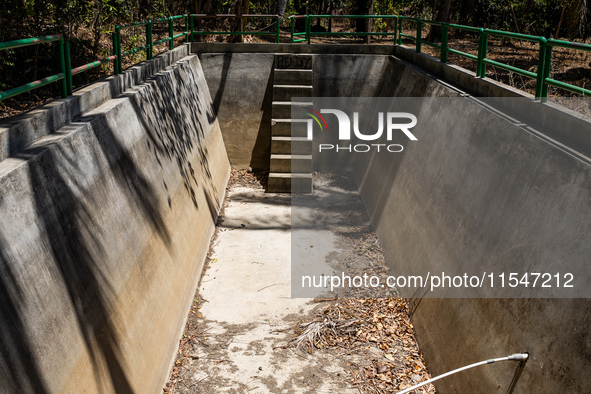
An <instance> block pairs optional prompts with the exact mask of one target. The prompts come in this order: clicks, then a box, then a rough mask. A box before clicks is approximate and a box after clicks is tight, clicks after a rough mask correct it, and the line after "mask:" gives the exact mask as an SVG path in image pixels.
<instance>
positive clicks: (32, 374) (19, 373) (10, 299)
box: [0, 200, 49, 394]
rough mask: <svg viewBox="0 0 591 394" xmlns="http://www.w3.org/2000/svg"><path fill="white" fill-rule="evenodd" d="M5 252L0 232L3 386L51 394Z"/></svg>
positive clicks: (0, 330) (14, 274)
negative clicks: (28, 333) (37, 359)
mask: <svg viewBox="0 0 591 394" xmlns="http://www.w3.org/2000/svg"><path fill="white" fill-rule="evenodd" d="M0 204H1V200H0ZM6 250H7V243H6V241H5V240H4V237H3V236H2V234H1V233H0V321H1V322H2V324H0V377H2V380H4V383H3V387H5V388H6V387H13V388H15V389H16V388H17V387H18V390H19V391H20V392H35V393H40V394H45V393H49V390H48V388H47V385H46V383H45V380H44V378H43V375H42V373H41V371H40V370H39V367H38V365H37V362H36V361H35V356H34V355H33V349H32V347H31V344H30V341H29V338H28V337H27V329H26V324H25V321H24V318H23V317H22V316H21V313H22V310H23V309H24V308H25V307H26V305H25V303H24V301H23V299H24V295H23V289H22V288H21V286H20V285H19V281H18V279H17V274H16V273H15V272H14V271H13V268H12V266H11V265H10V263H9V261H10V259H9V258H8V256H7V255H6Z"/></svg>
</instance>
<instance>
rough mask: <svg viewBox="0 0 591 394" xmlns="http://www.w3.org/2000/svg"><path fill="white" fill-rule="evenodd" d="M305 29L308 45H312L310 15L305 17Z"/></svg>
mask: <svg viewBox="0 0 591 394" xmlns="http://www.w3.org/2000/svg"><path fill="white" fill-rule="evenodd" d="M305 28H306V40H307V41H308V45H309V44H310V15H306V17H305Z"/></svg>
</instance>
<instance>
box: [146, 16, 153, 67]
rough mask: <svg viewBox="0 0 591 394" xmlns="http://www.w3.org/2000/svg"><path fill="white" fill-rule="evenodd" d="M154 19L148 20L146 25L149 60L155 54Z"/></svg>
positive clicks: (147, 56)
mask: <svg viewBox="0 0 591 394" xmlns="http://www.w3.org/2000/svg"><path fill="white" fill-rule="evenodd" d="M152 42H153V40H152V19H150V20H149V21H148V24H147V25H146V45H147V46H148V50H147V51H146V58H147V59H148V60H150V59H152V56H153V54H154V50H153V49H154V48H153V47H154V46H153V45H152Z"/></svg>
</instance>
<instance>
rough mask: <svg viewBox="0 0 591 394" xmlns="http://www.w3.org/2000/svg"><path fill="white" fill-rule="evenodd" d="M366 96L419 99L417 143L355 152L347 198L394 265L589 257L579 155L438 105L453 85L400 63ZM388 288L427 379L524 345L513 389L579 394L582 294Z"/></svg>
mask: <svg viewBox="0 0 591 394" xmlns="http://www.w3.org/2000/svg"><path fill="white" fill-rule="evenodd" d="M379 95H380V96H383V97H390V96H397V97H413V96H414V97H431V98H432V99H429V100H430V101H428V102H425V105H424V107H423V108H420V113H417V114H416V115H417V117H418V119H419V120H420V123H421V124H420V127H417V128H415V129H413V132H416V133H417V134H416V135H417V138H418V139H419V141H418V142H417V143H415V144H412V145H408V147H407V148H405V150H404V152H403V153H400V154H396V155H369V154H368V155H357V156H356V158H357V159H358V161H357V162H356V164H355V166H354V168H355V169H356V177H357V180H358V184H359V186H360V193H361V195H362V198H363V201H364V203H365V205H366V208H367V211H368V213H369V216H370V218H371V220H372V224H373V225H374V226H375V227H376V229H377V232H378V235H379V239H380V243H381V245H382V247H383V249H384V253H385V255H386V259H387V261H388V263H389V265H390V266H391V268H392V270H393V272H394V273H396V274H401V273H405V272H406V273H408V272H415V273H416V272H424V273H426V272H427V271H429V268H428V267H431V269H430V271H431V272H432V273H434V272H433V267H434V266H436V267H437V270H438V272H439V273H440V272H442V271H443V272H446V273H449V272H461V270H462V267H467V266H470V265H473V264H478V262H480V261H483V260H486V261H490V260H491V259H498V262H499V264H498V266H499V270H500V271H505V272H509V271H510V269H511V267H522V264H523V262H524V261H529V262H531V263H532V267H539V264H542V265H544V264H550V265H547V266H552V267H556V266H557V264H558V263H559V262H560V261H569V262H574V261H579V262H583V263H584V262H585V261H587V260H588V258H589V256H590V255H591V243H590V242H589V235H590V234H591V224H590V223H589V220H588V218H589V217H590V216H591V165H590V164H589V163H590V161H589V160H588V159H585V158H584V157H583V156H581V155H578V154H576V152H573V151H569V150H567V149H565V148H564V147H563V146H560V147H559V146H557V145H555V144H552V143H550V142H549V141H547V140H545V139H542V138H539V137H538V136H537V135H536V134H534V133H530V132H528V131H526V129H525V127H523V125H519V124H518V125H516V124H514V122H511V121H509V120H508V119H506V118H503V117H501V116H499V115H498V114H496V113H494V112H492V111H491V110H490V109H489V108H487V107H486V106H484V105H482V104H481V103H479V102H478V100H472V99H468V98H466V99H463V100H461V101H443V102H439V103H438V102H437V99H438V98H439V99H440V100H446V99H445V98H446V97H460V96H461V92H458V91H457V90H454V89H453V88H452V87H450V86H447V85H445V84H443V83H441V82H439V81H437V80H436V79H435V78H434V77H433V76H432V75H428V74H426V73H424V72H422V71H420V70H418V69H416V68H414V67H412V66H410V65H409V64H406V63H404V62H399V61H396V62H394V63H393V64H392V68H391V75H390V77H389V78H386V79H385V84H384V85H383V88H382V90H381V91H380V92H379ZM563 119H566V118H563ZM563 124H564V126H565V127H568V126H567V123H563ZM585 130H586V131H587V132H591V126H590V125H589V124H588V123H587V126H586V128H585ZM573 148H577V147H576V146H574V147H573ZM421 269H422V270H421ZM534 271H535V269H534ZM401 291H402V292H403V295H405V296H407V297H413V299H412V301H411V303H412V317H413V324H414V326H415V328H416V333H417V338H418V341H419V345H420V347H421V350H422V351H423V352H424V354H425V357H426V360H427V363H428V366H429V368H430V370H431V373H432V374H433V375H439V374H442V373H445V372H447V371H450V370H452V369H455V368H458V367H460V366H464V365H467V364H471V363H473V362H477V361H480V360H485V359H489V358H493V357H500V356H504V355H509V354H512V353H516V352H523V351H528V352H529V353H530V357H531V358H530V360H529V361H528V362H527V365H526V367H525V369H524V370H523V373H522V375H521V377H520V378H519V381H518V383H517V385H516V387H515V389H514V391H512V392H513V393H524V394H525V393H548V394H550V393H556V392H568V393H584V392H589V387H588V386H589V378H588V373H587V370H588V369H589V366H590V365H591V332H590V331H589V327H590V326H591V302H590V301H589V300H588V299H429V298H423V297H422V295H421V294H418V295H417V294H408V293H406V294H404V289H401ZM516 367H517V364H516V363H504V364H495V365H490V366H485V367H481V368H478V369H473V370H471V371H470V372H464V373H462V374H457V375H454V376H452V377H449V378H446V379H443V380H441V381H439V382H437V388H438V390H439V392H441V393H444V394H445V393H507V392H509V387H510V385H511V382H512V379H513V377H514V373H515V371H516Z"/></svg>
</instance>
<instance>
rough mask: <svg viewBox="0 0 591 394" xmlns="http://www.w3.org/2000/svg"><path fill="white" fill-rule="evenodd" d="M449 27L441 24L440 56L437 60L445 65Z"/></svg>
mask: <svg viewBox="0 0 591 394" xmlns="http://www.w3.org/2000/svg"><path fill="white" fill-rule="evenodd" d="M448 33H449V26H448V25H447V23H445V22H443V24H442V25H441V55H440V56H439V59H440V60H441V63H447V42H448Z"/></svg>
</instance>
